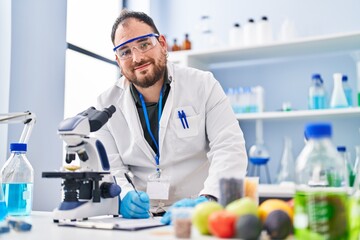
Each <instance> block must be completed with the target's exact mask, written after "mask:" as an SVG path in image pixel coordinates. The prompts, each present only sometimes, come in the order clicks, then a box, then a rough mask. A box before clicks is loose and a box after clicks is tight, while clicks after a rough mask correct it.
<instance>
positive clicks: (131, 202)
mask: <svg viewBox="0 0 360 240" xmlns="http://www.w3.org/2000/svg"><path fill="white" fill-rule="evenodd" d="M139 195H140V196H139ZM149 209H150V200H149V196H148V195H147V194H146V193H145V192H140V191H139V194H137V193H136V192H135V191H130V192H128V193H127V194H126V195H125V197H124V198H123V200H122V201H121V205H120V214H121V215H122V216H123V218H149V217H150V216H149Z"/></svg>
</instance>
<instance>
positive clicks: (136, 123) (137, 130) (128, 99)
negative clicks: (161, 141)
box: [118, 86, 155, 162]
mask: <svg viewBox="0 0 360 240" xmlns="http://www.w3.org/2000/svg"><path fill="white" fill-rule="evenodd" d="M122 98H123V99H121V98H120V100H119V103H118V106H120V110H121V111H122V113H123V114H124V117H125V120H126V123H127V124H128V126H129V129H130V132H131V135H132V136H134V138H135V142H136V144H137V145H139V147H140V149H141V150H142V151H143V152H144V154H145V155H146V156H147V157H148V159H149V160H151V161H152V162H153V161H154V157H155V155H154V154H153V153H152V152H153V151H152V149H151V147H150V145H149V144H148V143H147V142H146V140H145V138H144V133H143V131H142V127H141V123H140V119H139V115H138V112H137V110H136V106H135V103H134V100H133V98H132V96H131V92H130V87H129V86H127V87H126V88H125V91H124V95H123V96H122ZM120 134H121V133H120Z"/></svg>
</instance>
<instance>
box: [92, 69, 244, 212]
mask: <svg viewBox="0 0 360 240" xmlns="http://www.w3.org/2000/svg"><path fill="white" fill-rule="evenodd" d="M167 68H168V77H169V79H170V81H171V83H170V86H171V89H170V92H169V95H168V98H167V100H166V103H165V106H164V110H163V113H162V116H161V120H160V129H159V146H160V168H161V169H162V174H164V175H167V176H169V177H170V194H169V200H168V201H163V202H164V203H165V204H166V205H167V206H168V205H171V204H172V203H174V202H175V201H177V200H179V199H182V198H189V197H196V196H198V195H199V194H210V195H213V196H215V197H217V198H219V194H220V190H219V179H221V178H229V177H237V178H242V177H244V176H245V174H246V168H247V155H246V150H245V140H244V137H243V133H242V131H241V129H240V127H239V124H238V121H237V119H236V117H235V115H234V113H233V111H232V109H231V106H230V103H229V100H228V98H227V97H226V95H225V93H224V91H223V89H222V88H221V86H220V84H219V82H218V81H216V79H215V78H214V77H213V75H212V73H210V72H204V71H200V70H197V69H193V68H186V67H181V66H178V65H175V64H172V63H168V64H167ZM98 104H99V105H98V106H97V107H98V109H103V108H105V107H108V106H110V105H114V106H115V107H116V112H115V113H114V114H113V116H112V118H111V119H110V120H109V122H108V123H107V124H106V125H105V126H104V127H103V128H102V129H101V130H99V131H98V132H96V136H97V138H99V140H100V141H102V143H103V144H104V146H105V148H106V151H107V155H108V158H109V161H110V165H111V171H112V173H113V174H114V175H115V176H116V178H117V181H118V183H119V185H120V186H121V187H122V194H121V196H122V197H123V196H124V195H125V193H127V192H128V191H129V190H131V187H130V185H129V184H127V182H126V180H125V179H124V172H127V171H128V170H130V171H131V172H132V173H133V174H134V175H135V178H134V184H135V185H136V186H137V188H138V189H139V190H141V191H146V184H147V179H148V176H149V175H150V174H154V173H155V172H156V164H155V158H154V157H155V152H154V151H153V150H152V148H151V147H150V145H149V144H148V143H147V141H146V140H145V138H144V134H143V129H142V127H141V123H140V119H139V116H138V112H137V109H136V106H135V102H134V100H133V97H132V95H131V92H130V88H129V81H128V80H127V79H125V78H124V77H122V78H120V79H119V80H118V81H117V82H116V83H115V85H114V86H112V87H111V88H110V89H108V90H107V91H105V92H104V93H102V94H101V95H100V96H99V98H98ZM178 110H183V111H184V112H185V113H186V116H187V121H188V124H189V128H188V129H184V128H183V126H182V124H181V121H180V119H179V117H178ZM154 204H156V201H152V205H154Z"/></svg>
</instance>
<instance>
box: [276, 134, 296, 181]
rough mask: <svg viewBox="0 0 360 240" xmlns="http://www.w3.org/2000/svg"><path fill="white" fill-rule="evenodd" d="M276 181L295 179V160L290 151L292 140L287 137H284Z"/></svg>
mask: <svg viewBox="0 0 360 240" xmlns="http://www.w3.org/2000/svg"><path fill="white" fill-rule="evenodd" d="M276 181H277V183H287V182H294V181H295V162H294V155H293V153H292V142H291V139H290V138H289V137H284V150H283V153H282V157H281V161H280V169H279V172H278V176H277V179H276Z"/></svg>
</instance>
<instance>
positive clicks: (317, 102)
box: [308, 73, 326, 109]
mask: <svg viewBox="0 0 360 240" xmlns="http://www.w3.org/2000/svg"><path fill="white" fill-rule="evenodd" d="M308 104H309V106H308V107H309V109H325V108H326V91H325V87H324V82H323V80H322V78H321V75H320V74H318V73H314V74H313V75H312V78H311V86H310V88H309V100H308Z"/></svg>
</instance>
